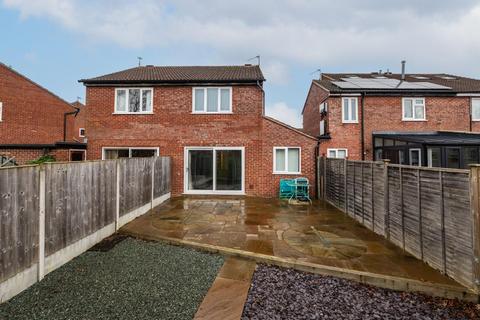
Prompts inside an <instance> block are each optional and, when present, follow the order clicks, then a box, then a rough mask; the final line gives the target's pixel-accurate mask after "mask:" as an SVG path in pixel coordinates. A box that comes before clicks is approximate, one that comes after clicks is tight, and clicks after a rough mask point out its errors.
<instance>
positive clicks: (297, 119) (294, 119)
mask: <svg viewBox="0 0 480 320" xmlns="http://www.w3.org/2000/svg"><path fill="white" fill-rule="evenodd" d="M265 114H266V115H267V116H269V117H272V118H275V119H277V120H280V121H282V122H284V123H286V124H289V125H291V126H293V127H295V128H301V127H302V116H301V115H300V112H298V110H297V109H296V108H292V107H289V106H288V105H287V104H286V103H285V102H277V103H274V104H273V105H269V106H266V108H265Z"/></svg>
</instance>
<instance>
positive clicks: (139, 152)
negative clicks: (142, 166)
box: [132, 149, 157, 158]
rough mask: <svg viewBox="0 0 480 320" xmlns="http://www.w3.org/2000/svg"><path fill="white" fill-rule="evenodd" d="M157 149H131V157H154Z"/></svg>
mask: <svg viewBox="0 0 480 320" xmlns="http://www.w3.org/2000/svg"><path fill="white" fill-rule="evenodd" d="M156 155H157V150H155V149H132V158H147V157H155V156H156Z"/></svg>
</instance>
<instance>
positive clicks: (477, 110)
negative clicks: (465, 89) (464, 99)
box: [472, 99, 480, 120]
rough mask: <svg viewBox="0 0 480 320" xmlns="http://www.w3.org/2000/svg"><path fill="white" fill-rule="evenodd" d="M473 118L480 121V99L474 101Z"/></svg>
mask: <svg viewBox="0 0 480 320" xmlns="http://www.w3.org/2000/svg"><path fill="white" fill-rule="evenodd" d="M472 118H473V119H474V120H480V99H473V100H472Z"/></svg>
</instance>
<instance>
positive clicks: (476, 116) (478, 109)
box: [0, 99, 480, 121]
mask: <svg viewBox="0 0 480 320" xmlns="http://www.w3.org/2000/svg"><path fill="white" fill-rule="evenodd" d="M0 106H1V103H0ZM0 120H1V119H0ZM472 120H473V121H480V99H472Z"/></svg>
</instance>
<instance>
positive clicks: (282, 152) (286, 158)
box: [273, 147, 300, 174]
mask: <svg viewBox="0 0 480 320" xmlns="http://www.w3.org/2000/svg"><path fill="white" fill-rule="evenodd" d="M273 173H280V174H300V148H298V147H295V148H284V147H275V148H273Z"/></svg>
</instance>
